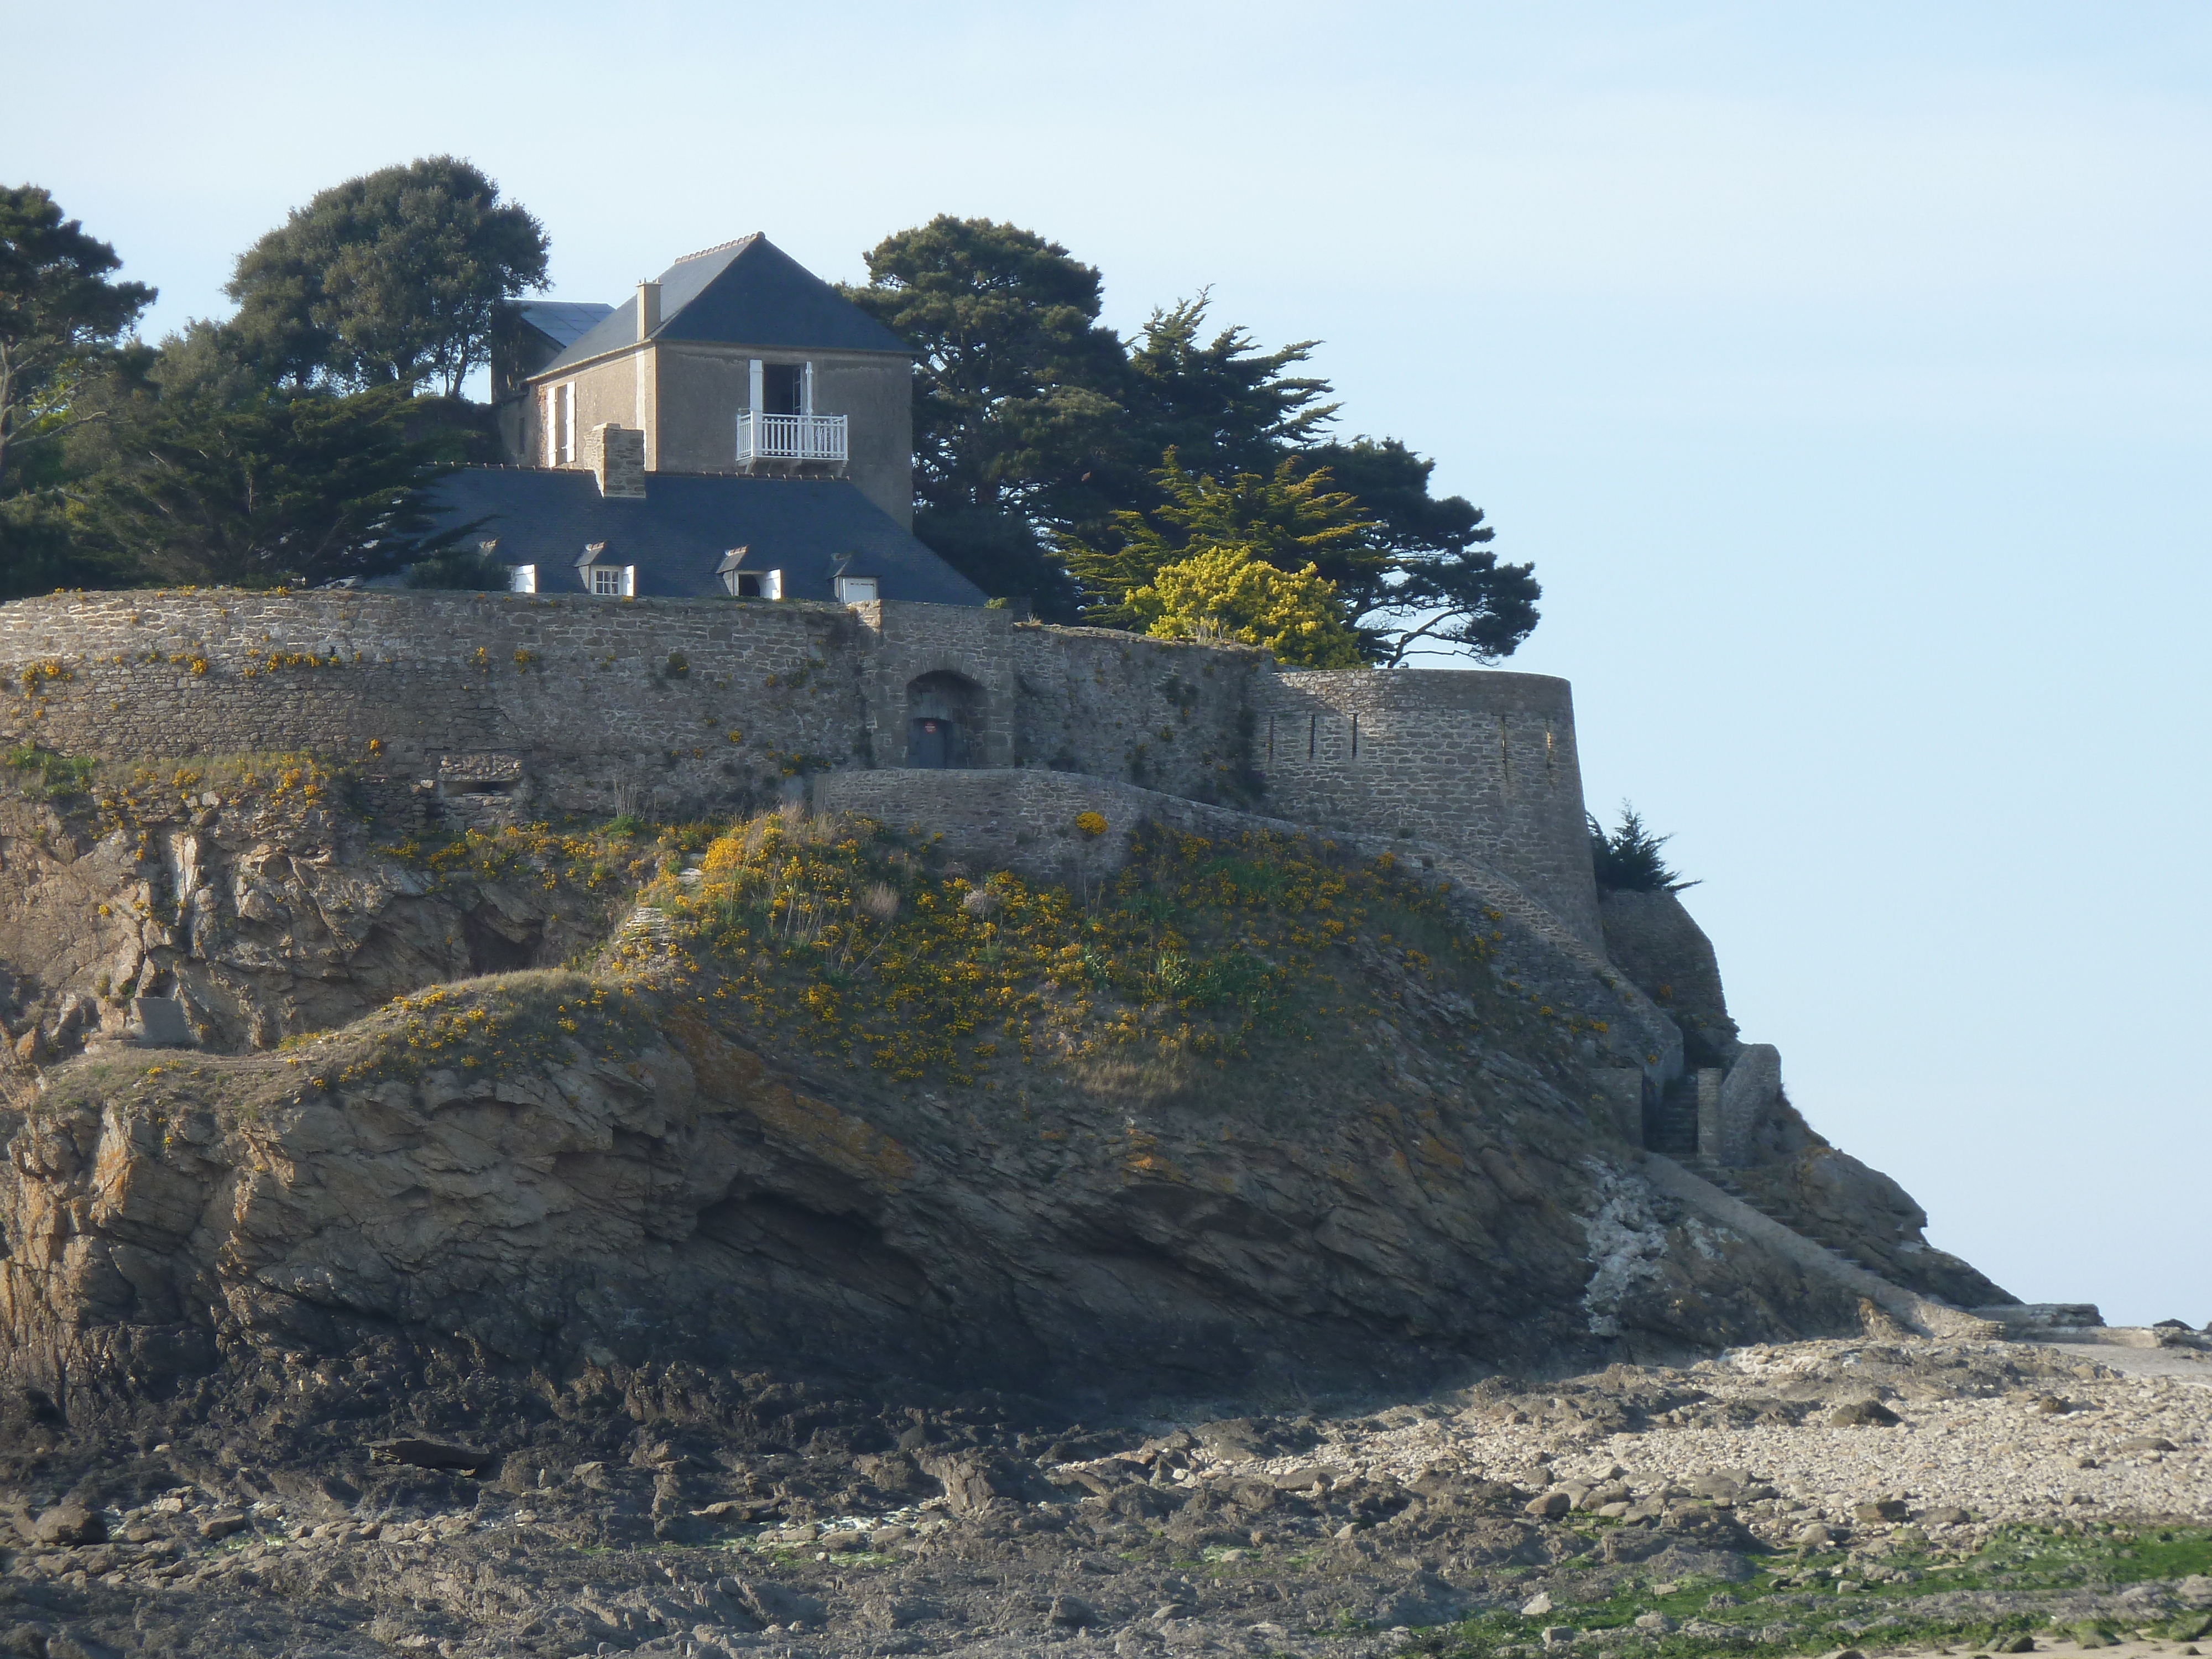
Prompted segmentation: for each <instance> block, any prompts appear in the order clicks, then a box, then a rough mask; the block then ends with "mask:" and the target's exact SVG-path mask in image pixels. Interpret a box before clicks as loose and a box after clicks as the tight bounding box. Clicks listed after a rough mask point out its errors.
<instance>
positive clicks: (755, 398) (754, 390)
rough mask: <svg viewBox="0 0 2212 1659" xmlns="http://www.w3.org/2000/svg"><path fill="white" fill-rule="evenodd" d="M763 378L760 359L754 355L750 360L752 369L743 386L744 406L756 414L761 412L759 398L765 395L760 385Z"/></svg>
mask: <svg viewBox="0 0 2212 1659" xmlns="http://www.w3.org/2000/svg"><path fill="white" fill-rule="evenodd" d="M762 381H763V375H762V374H761V360H760V359H759V358H757V357H756V358H754V359H753V360H752V371H751V373H750V375H749V376H748V378H747V381H746V386H745V407H746V408H747V409H750V410H752V412H753V413H754V414H756V415H757V414H759V413H760V412H761V399H762V398H763V396H764V395H765V389H764V387H763V385H762Z"/></svg>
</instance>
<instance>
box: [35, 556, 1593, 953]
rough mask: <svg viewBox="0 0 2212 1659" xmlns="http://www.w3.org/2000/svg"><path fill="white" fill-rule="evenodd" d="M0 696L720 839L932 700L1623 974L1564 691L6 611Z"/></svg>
mask: <svg viewBox="0 0 2212 1659" xmlns="http://www.w3.org/2000/svg"><path fill="white" fill-rule="evenodd" d="M0 674H4V675H5V676H6V678H5V680H4V681H0V684H4V685H5V686H6V688H7V695H6V698H5V702H4V713H0V738H4V739H5V740H6V741H8V742H9V743H11V744H20V743H24V742H31V741H35V742H38V743H41V744H45V745H46V746H47V747H49V748H52V749H55V750H62V751H64V752H66V753H72V754H88V755H98V756H103V757H112V758H117V759H126V758H149V757H177V758H185V757H192V756H195V755H205V754H210V753H235V752H239V751H244V750H318V751H320V752H325V753H328V754H331V755H335V756H338V757H343V758H348V759H351V760H354V761H356V762H359V763H363V764H364V765H365V766H367V767H368V769H369V770H370V771H371V772H372V773H374V774H376V775H384V776H387V777H389V778H392V779H406V778H410V777H427V776H430V775H434V774H435V773H436V772H437V771H438V770H439V769H440V768H441V765H442V764H443V763H444V762H445V760H446V759H447V757H452V756H455V755H483V754H498V755H511V756H513V757H517V758H519V759H520V761H521V763H522V764H523V769H524V771H525V773H526V775H527V777H528V779H529V780H530V787H531V789H532V792H533V797H534V799H536V800H538V802H539V803H541V804H542V805H544V808H545V809H547V810H550V811H592V810H604V809H606V808H607V807H608V806H609V805H610V804H611V803H612V802H613V801H615V800H616V799H617V797H618V796H620V795H622V794H623V792H624V791H629V792H638V791H647V792H653V791H658V792H659V797H658V798H659V799H661V800H663V801H664V802H665V806H666V810H669V811H694V812H704V811H716V810H720V809H722V808H724V807H726V806H728V805H732V804H733V803H737V802H740V801H748V800H750V801H754V802H757V801H758V800H759V799H761V797H762V795H763V793H764V792H772V791H774V790H775V789H778V788H781V787H784V786H785V784H786V782H787V781H789V780H792V779H795V778H798V777H801V776H805V775H810V774H813V773H817V772H821V771H825V770H842V769H900V768H902V767H903V766H904V764H905V762H906V757H907V738H908V720H910V718H911V717H912V714H914V712H915V695H916V686H915V682H916V681H918V680H930V684H932V685H933V686H935V687H937V688H938V695H939V696H940V697H942V696H944V695H945V688H947V687H950V688H951V695H952V696H954V698H955V701H956V702H958V704H959V706H960V708H962V709H963V710H966V709H969V708H972V709H974V710H975V711H976V712H977V714H978V716H979V717H978V718H977V719H976V720H975V721H974V722H973V723H972V724H973V729H972V730H971V731H969V732H966V733H964V734H963V736H964V737H965V738H967V743H966V745H965V753H966V756H967V758H968V762H969V764H972V765H978V766H981V767H984V768H989V769H1006V768H1024V769H1036V770H1039V771H1056V772H1062V773H1071V774H1081V775H1088V776H1091V777H1095V778H1100V779H1106V780H1111V781H1116V782H1120V783H1127V784H1131V785H1135V786H1139V787H1144V788H1148V789H1152V790H1155V791H1158V792H1160V793H1165V794H1169V795H1172V796H1176V797H1177V798H1180V799H1189V800H1194V801H1199V802H1216V803H1219V804H1221V805H1225V806H1236V807H1243V808H1246V809H1248V810H1251V811H1259V812H1262V813H1265V814H1267V815H1269V816H1272V817H1279V818H1284V819H1289V820H1294V821H1296V822H1298V823H1307V824H1312V825H1316V826H1319V827H1322V828H1324V829H1332V830H1336V831H1339V832H1341V833H1344V834H1346V835H1364V836H1377V837H1383V838H1386V839H1393V838H1395V839H1398V840H1417V841H1419V842H1421V843H1423V844H1425V845H1427V846H1431V847H1434V848H1444V849H1448V850H1449V851H1450V852H1452V853H1453V854H1455V855H1458V856H1462V857H1465V858H1468V859H1472V860H1476V861H1479V862H1480V864H1481V865H1483V866H1486V867H1487V868H1489V869H1492V870H1495V871H1497V872H1499V873H1500V874H1502V875H1504V877H1506V878H1508V879H1509V880H1510V881H1511V882H1512V883H1513V884H1516V886H1517V887H1518V888H1519V889H1520V890H1522V891H1524V892H1526V893H1527V894H1528V895H1530V896H1532V897H1533V898H1534V900H1535V901H1536V902H1538V903H1540V904H1541V905H1542V906H1543V907H1544V908H1546V909H1547V910H1548V911H1549V912H1550V913H1551V914H1552V915H1553V916H1555V917H1557V918H1558V919H1559V921H1560V922H1561V923H1562V924H1564V925H1565V927H1567V928H1568V929H1569V930H1571V932H1572V933H1574V934H1575V935H1576V936H1577V937H1578V938H1580V939H1583V940H1585V941H1587V942H1588V943H1589V945H1592V946H1594V947H1595V948H1596V949H1597V950H1599V951H1601V950H1602V939H1603V934H1602V930H1601V927H1600V925H1599V922H1598V916H1597V903H1596V894H1595V889H1594V887H1593V884H1592V882H1591V877H1590V867H1589V843H1588V839H1587V833H1586V830H1585V828H1584V823H1583V797H1582V784H1581V777H1580V772H1579V768H1578V765H1577V758H1576V754H1575V744H1574V712H1573V706H1572V700H1571V695H1570V691H1569V688H1568V686H1567V684H1566V683H1565V681H1562V680H1556V679H1551V678H1545V677H1542V676H1538V675H1528V674H1505V673H1498V672H1494V671H1462V672H1449V671H1422V670H1400V671H1390V672H1376V671H1346V672H1337V673H1280V672H1277V671H1274V669H1273V665H1272V663H1271V662H1270V661H1269V659H1267V658H1266V657H1265V656H1264V655H1263V654H1261V653H1257V652H1253V651H1249V650H1244V649H1242V648H1236V647H1226V648H1225V647H1211V646H1200V645H1194V644H1187V643H1177V642H1175V641H1158V640H1146V639H1140V638H1135V637H1133V636H1131V635H1123V634H1115V633H1110V632H1107V631H1104V630H1101V629H1062V628H1047V627H1042V626H1039V625H1036V624H1034V623H1015V622H1014V620H1013V617H1012V614H1011V613H1010V612H1008V611H990V610H986V609H981V608H969V607H964V606H946V605H902V604H889V605H885V604H874V605H860V606H854V607H851V608H847V607H842V606H838V605H827V604H812V603H805V602H787V603H784V604H762V603H752V604H745V603H739V602H738V601H734V600H714V599H659V600H656V599H647V600H638V601H615V600H606V599H591V598H588V597H586V596H584V595H581V594H578V595H574V596H568V595H543V594H541V595H535V596H532V595H523V594H460V593H404V592H348V593H331V592H310V593H304V594H298V595H293V596H290V597H277V596H276V595H273V594H252V593H242V592H234V591H223V590H216V591H210V592H138V593H98V594H64V595H55V596H52V597H50V598H47V599H27V600H21V601H18V602H16V603H15V604H13V605H0ZM930 677H951V678H950V679H949V680H947V679H944V678H938V679H933V680H931V679H930ZM946 706H950V705H946V704H944V703H942V702H939V703H933V704H931V705H930V708H931V709H932V710H933V711H935V710H937V709H939V708H942V707H946ZM372 740H373V741H374V744H375V747H374V750H373V751H372V750H371V749H370V744H371V743H372Z"/></svg>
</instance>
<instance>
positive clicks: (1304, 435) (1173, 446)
mask: <svg viewBox="0 0 2212 1659" xmlns="http://www.w3.org/2000/svg"><path fill="white" fill-rule="evenodd" d="M867 264H868V273H869V281H868V283H866V284H865V285H863V286H860V287H856V288H850V289H847V290H846V293H847V294H848V297H850V298H851V299H852V300H853V301H854V302H855V303H856V304H858V305H860V307H863V308H864V309H866V310H867V311H868V312H869V313H871V314H872V315H873V316H875V317H876V318H878V319H879V320H880V321H882V322H883V323H884V325H886V326H888V327H890V329H891V330H892V331H894V332H896V333H897V334H899V335H900V336H901V337H903V338H904V339H906V340H907V341H908V343H910V344H912V345H913V346H914V347H915V351H916V353H917V356H918V359H919V361H918V362H917V366H916V373H915V534H916V535H918V536H920V537H921V539H922V540H924V541H925V542H927V544H929V545H930V546H931V547H933V549H935V550H937V551H938V552H939V554H941V555H942V556H945V558H946V559H947V560H948V561H950V562H951V563H952V564H953V565H954V566H955V567H956V568H959V569H960V570H962V571H963V573H964V574H967V575H968V576H969V577H970V578H971V579H972V580H975V581H976V582H978V583H979V584H981V586H984V587H985V588H986V589H987V590H988V591H991V592H997V593H1010V594H1018V593H1027V594H1029V595H1030V597H1032V598H1033V599H1036V604H1037V609H1038V613H1039V614H1040V615H1041V616H1043V617H1047V618H1048V619H1053V620H1063V621H1066V620H1075V619H1077V618H1080V619H1082V620H1085V621H1088V622H1093V623H1104V624H1106V625H1109V626H1120V627H1127V626H1132V625H1133V624H1134V622H1135V615H1134V612H1133V611H1132V610H1131V609H1130V597H1129V596H1130V595H1131V594H1132V593H1133V592H1135V591H1136V590H1137V589H1138V588H1139V587H1143V586H1148V585H1149V584H1150V583H1151V582H1152V579H1153V577H1154V575H1155V574H1157V573H1158V571H1159V570H1161V569H1163V568H1165V567H1166V566H1167V565H1169V564H1171V563H1176V562H1182V560H1184V559H1187V558H1188V557H1190V556H1193V555H1194V554H1195V553H1198V552H1202V551H1206V550H1212V549H1222V548H1228V547H1243V548H1245V549H1247V550H1249V552H1250V553H1251V555H1252V556H1253V557H1255V558H1256V559H1258V560H1259V561H1260V562H1262V563H1266V564H1270V565H1273V566H1274V567H1275V568H1278V569H1279V570H1281V571H1283V572H1285V574H1295V573H1297V572H1298V571H1300V570H1302V569H1303V568H1304V566H1305V565H1306V564H1307V563H1309V562H1310V563H1312V564H1314V565H1315V566H1316V569H1317V571H1318V573H1319V575H1320V577H1321V579H1322V580H1324V581H1326V582H1328V583H1329V584H1331V585H1332V586H1333V588H1334V594H1335V600H1334V602H1335V603H1336V604H1337V605H1338V606H1339V607H1340V611H1341V613H1342V620H1343V621H1344V623H1345V624H1346V626H1347V627H1350V628H1352V629H1354V630H1355V632H1356V635H1357V637H1358V639H1359V640H1360V641H1361V649H1362V651H1363V653H1364V656H1365V658H1366V659H1367V660H1370V661H1374V662H1383V663H1393V662H1397V661H1401V660H1403V659H1404V658H1405V657H1406V656H1407V654H1408V653H1410V652H1413V651H1414V650H1416V649H1419V648H1420V647H1423V646H1424V645H1438V646H1443V647H1453V648H1456V649H1459V650H1462V651H1466V652H1468V653H1472V654H1474V655H1475V656H1476V657H1478V658H1480V659H1485V660H1495V659H1498V658H1501V657H1504V656H1507V655H1510V653H1512V651H1513V650H1514V649H1515V647H1517V646H1518V645H1519V644H1520V642H1521V641H1522V639H1524V638H1526V637H1527V636H1528V632H1529V630H1530V629H1533V628H1534V626H1535V624H1536V620H1537V611H1536V600H1537V599H1538V598H1539V597H1540V595H1541V588H1540V587H1539V586H1538V585H1537V583H1536V581H1535V579H1534V575H1533V574H1532V571H1531V568H1530V567H1529V566H1528V565H1525V564H1521V565H1512V564H1504V563H1501V562H1499V561H1498V557H1497V556H1496V554H1495V553H1493V552H1492V551H1491V550H1490V549H1489V547H1488V545H1487V544H1489V542H1490V541H1491V539H1492V533H1493V532H1492V529H1491V527H1490V526H1488V525H1487V524H1486V523H1484V522H1483V515H1482V513H1481V511H1480V509H1479V508H1477V507H1474V506H1472V505H1470V504H1469V503H1468V501H1465V500H1464V499H1462V497H1459V496H1456V495H1453V496H1445V497H1441V498H1439V497H1437V496H1434V495H1431V493H1430V478H1431V474H1432V472H1433V471H1434V469H1435V463H1434V462H1433V461H1431V460H1430V459H1426V458H1425V457H1423V456H1420V455H1418V454H1416V453H1413V450H1412V449H1411V448H1409V447H1407V445H1406V444H1404V443H1403V442H1401V441H1399V440H1397V439H1395V438H1383V439H1380V440H1376V439H1371V438H1366V437H1361V438H1356V439H1353V440H1352V441H1349V442H1344V441H1335V440H1332V439H1330V438H1329V436H1328V428H1329V427H1330V426H1331V425H1332V424H1333V422H1334V420H1335V417H1336V416H1337V413H1338V410H1339V405H1338V404H1336V403H1335V402H1334V400H1333V388H1332V387H1331V386H1330V385H1329V383H1328V381H1327V380H1323V379H1321V378H1319V377H1318V376H1315V375H1312V374H1304V373H1300V372H1297V371H1299V370H1300V369H1301V368H1302V366H1303V365H1304V364H1305V363H1307V362H1309V361H1310V358H1311V356H1312V352H1313V349H1314V346H1315V344H1316V342H1314V341H1311V340H1301V341H1295V342H1292V343H1290V344H1287V345H1283V346H1279V347H1275V348H1273V349H1265V348H1263V347H1262V346H1261V344H1260V343H1258V342H1257V341H1256V340H1255V339H1254V337H1252V335H1251V334H1250V333H1249V331H1247V330H1245V329H1243V328H1242V327H1238V326H1236V325H1217V324H1216V323H1215V322H1214V321H1213V320H1212V317H1211V309H1212V296H1211V295H1210V294H1209V293H1208V292H1206V290H1203V289H1201V290H1200V292H1199V293H1198V294H1197V295H1196V296H1195V297H1194V298H1190V299H1186V300H1182V301H1177V302H1176V304H1174V305H1171V306H1164V307H1158V308H1156V309H1155V310H1154V311H1153V312H1152V315H1151V317H1150V318H1149V319H1148V320H1147V321H1146V325H1145V326H1144V327H1143V329H1142V330H1140V331H1139V332H1138V333H1137V334H1136V335H1135V336H1134V337H1132V338H1130V339H1129V340H1127V341H1126V342H1125V341H1123V340H1121V338H1120V337H1118V336H1116V335H1115V332H1114V331H1112V330H1111V329H1109V328H1108V327H1106V326H1105V325H1103V324H1102V323H1100V322H1099V320H1098V317H1099V313H1100V309H1101V295H1102V293H1103V281H1102V278H1101V276H1100V274H1099V272H1098V271H1097V269H1096V268H1095V267H1092V266H1090V265H1086V264H1082V263H1081V262H1080V261H1079V260H1077V259H1076V258H1074V257H1073V255H1072V254H1070V253H1069V252H1068V251H1067V250H1066V248H1064V247H1062V246H1060V244H1058V243H1056V242H1052V241H1048V240H1046V239H1044V238H1043V237H1042V236H1039V235H1037V234H1036V233H1034V232H1032V231H1028V230H1024V229H1021V228H1018V227H1016V226H1013V225H1007V224H1000V223H997V222H992V221H989V220H981V219H969V220H963V219H955V218H952V217H950V216H939V218H936V219H933V220H932V221H931V222H929V223H928V224H927V225H924V226H921V227H920V228H916V229H913V230H908V231H902V232H900V233H899V234H896V235H895V236H891V237H888V238H886V239H885V240H884V241H883V242H882V243H880V244H878V246H876V247H875V248H874V249H872V250H871V252H869V254H868V255H867ZM1316 536H1318V537H1320V538H1322V539H1321V540H1319V541H1313V540H1312V539H1311V538H1315V537H1316Z"/></svg>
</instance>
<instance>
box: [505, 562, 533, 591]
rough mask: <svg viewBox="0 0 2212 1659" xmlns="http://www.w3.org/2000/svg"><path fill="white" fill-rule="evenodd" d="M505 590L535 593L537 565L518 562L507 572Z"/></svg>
mask: <svg viewBox="0 0 2212 1659" xmlns="http://www.w3.org/2000/svg"><path fill="white" fill-rule="evenodd" d="M537 591H538V567H537V566H536V565H534V564H518V565H516V566H514V567H513V568H512V569H510V570H509V571H508V572H507V592H510V593H535V592H537Z"/></svg>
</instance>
